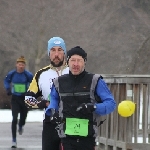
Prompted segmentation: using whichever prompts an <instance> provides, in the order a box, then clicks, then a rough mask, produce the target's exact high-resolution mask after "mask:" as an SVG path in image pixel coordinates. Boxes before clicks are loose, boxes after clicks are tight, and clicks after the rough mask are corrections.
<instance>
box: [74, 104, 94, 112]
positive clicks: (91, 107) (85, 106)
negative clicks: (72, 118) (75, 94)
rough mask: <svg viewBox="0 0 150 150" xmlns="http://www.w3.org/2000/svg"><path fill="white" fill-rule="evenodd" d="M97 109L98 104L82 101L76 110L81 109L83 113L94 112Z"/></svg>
mask: <svg viewBox="0 0 150 150" xmlns="http://www.w3.org/2000/svg"><path fill="white" fill-rule="evenodd" d="M95 109H96V105H95V104H92V103H87V104H85V103H82V104H81V105H80V106H79V107H78V108H77V110H76V111H80V112H82V113H92V112H93V111H94V110H95Z"/></svg>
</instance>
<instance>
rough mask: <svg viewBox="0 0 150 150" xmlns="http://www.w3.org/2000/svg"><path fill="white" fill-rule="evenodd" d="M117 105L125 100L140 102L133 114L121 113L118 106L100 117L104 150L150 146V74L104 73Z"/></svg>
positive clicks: (144, 149)
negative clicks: (122, 115) (126, 115)
mask: <svg viewBox="0 0 150 150" xmlns="http://www.w3.org/2000/svg"><path fill="white" fill-rule="evenodd" d="M102 76H103V78H104V80H105V81H106V83H107V84H108V86H109V88H110V90H111V92H112V93H113V95H114V97H115V100H116V102H117V105H118V104H119V103H120V102H121V101H122V100H132V101H133V102H135V103H136V109H135V113H134V114H133V115H132V116H131V117H127V118H124V117H121V116H120V115H119V114H118V111H117V109H116V110H115V111H114V112H113V113H111V114H110V115H107V116H103V117H101V118H100V120H104V119H105V118H106V121H105V122H104V124H103V125H101V126H100V128H99V136H98V138H97V140H98V141H99V147H100V150H138V149H139V150H150V144H149V143H150V75H105V74H103V75H102Z"/></svg>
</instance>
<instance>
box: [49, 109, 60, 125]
mask: <svg viewBox="0 0 150 150" xmlns="http://www.w3.org/2000/svg"><path fill="white" fill-rule="evenodd" d="M50 111H51V116H50V122H51V123H53V124H61V121H62V119H61V117H60V116H59V112H58V111H56V110H55V109H51V110H50Z"/></svg>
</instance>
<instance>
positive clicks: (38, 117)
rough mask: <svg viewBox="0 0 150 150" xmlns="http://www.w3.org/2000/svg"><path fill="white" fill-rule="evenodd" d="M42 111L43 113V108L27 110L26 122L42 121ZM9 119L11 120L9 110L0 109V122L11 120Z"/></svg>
mask: <svg viewBox="0 0 150 150" xmlns="http://www.w3.org/2000/svg"><path fill="white" fill-rule="evenodd" d="M43 113H44V111H43V110H30V111H29V112H28V116H27V119H26V121H27V122H42V121H43ZM18 118H19V116H18ZM11 121H12V113H11V110H6V109H1V110H0V122H11Z"/></svg>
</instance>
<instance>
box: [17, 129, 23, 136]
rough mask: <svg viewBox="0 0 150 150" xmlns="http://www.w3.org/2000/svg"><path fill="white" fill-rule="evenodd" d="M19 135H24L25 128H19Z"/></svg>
mask: <svg viewBox="0 0 150 150" xmlns="http://www.w3.org/2000/svg"><path fill="white" fill-rule="evenodd" d="M18 133H19V134H20V135H22V133H23V128H22V127H19V129H18Z"/></svg>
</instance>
